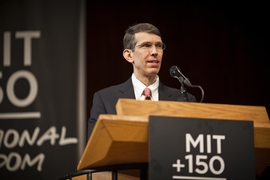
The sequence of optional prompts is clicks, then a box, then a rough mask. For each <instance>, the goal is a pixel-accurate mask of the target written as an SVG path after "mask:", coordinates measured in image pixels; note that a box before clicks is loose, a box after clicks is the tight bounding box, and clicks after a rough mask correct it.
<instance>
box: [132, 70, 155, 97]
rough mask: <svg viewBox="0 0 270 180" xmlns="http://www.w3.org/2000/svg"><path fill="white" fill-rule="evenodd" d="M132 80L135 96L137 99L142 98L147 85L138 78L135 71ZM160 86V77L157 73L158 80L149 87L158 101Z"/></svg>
mask: <svg viewBox="0 0 270 180" xmlns="http://www.w3.org/2000/svg"><path fill="white" fill-rule="evenodd" d="M131 80H132V84H133V88H134V93H135V97H136V99H140V97H141V96H142V93H143V90H144V89H145V88H146V86H145V85H144V84H143V83H142V82H141V81H139V80H138V79H137V78H136V76H135V74H134V73H133V74H132V76H131ZM158 86H159V77H158V75H157V79H156V81H155V82H154V83H153V84H151V85H150V86H148V88H150V89H151V91H152V98H153V100H156V101H157V100H158Z"/></svg>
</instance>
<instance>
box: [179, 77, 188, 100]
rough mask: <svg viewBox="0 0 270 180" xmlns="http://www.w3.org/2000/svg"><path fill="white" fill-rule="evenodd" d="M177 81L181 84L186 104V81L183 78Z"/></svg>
mask: <svg viewBox="0 0 270 180" xmlns="http://www.w3.org/2000/svg"><path fill="white" fill-rule="evenodd" d="M177 79H178V81H179V82H180V83H181V88H180V92H181V93H182V94H183V97H184V102H188V96H187V88H186V86H185V83H184V79H183V77H179V78H177Z"/></svg>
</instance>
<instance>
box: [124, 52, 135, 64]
mask: <svg viewBox="0 0 270 180" xmlns="http://www.w3.org/2000/svg"><path fill="white" fill-rule="evenodd" d="M123 56H124V58H125V59H126V60H127V61H128V62H130V63H133V57H132V51H131V50H130V49H124V51H123Z"/></svg>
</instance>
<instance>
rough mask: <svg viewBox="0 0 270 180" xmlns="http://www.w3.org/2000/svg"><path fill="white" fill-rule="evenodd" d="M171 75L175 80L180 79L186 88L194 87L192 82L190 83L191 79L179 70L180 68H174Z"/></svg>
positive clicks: (171, 69)
mask: <svg viewBox="0 0 270 180" xmlns="http://www.w3.org/2000/svg"><path fill="white" fill-rule="evenodd" d="M170 75H171V76H172V77H173V78H176V79H178V80H179V81H180V82H181V83H182V84H183V83H184V84H185V85H186V86H189V87H191V86H192V84H191V82H190V81H189V79H188V78H187V77H186V76H185V75H184V74H183V73H182V72H181V70H180V69H179V67H177V66H172V67H171V68H170Z"/></svg>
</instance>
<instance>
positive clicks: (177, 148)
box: [149, 116, 255, 180]
mask: <svg viewBox="0 0 270 180" xmlns="http://www.w3.org/2000/svg"><path fill="white" fill-rule="evenodd" d="M149 177H150V180H156V179H196V180H202V179H211V180H231V179H245V180H254V179H255V158H254V129H253V122H252V121H245V120H244V121H243V120H235V121H227V120H213V119H201V118H177V117H164V116H150V117H149Z"/></svg>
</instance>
